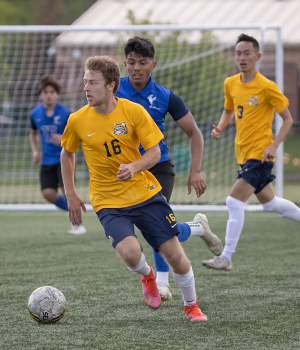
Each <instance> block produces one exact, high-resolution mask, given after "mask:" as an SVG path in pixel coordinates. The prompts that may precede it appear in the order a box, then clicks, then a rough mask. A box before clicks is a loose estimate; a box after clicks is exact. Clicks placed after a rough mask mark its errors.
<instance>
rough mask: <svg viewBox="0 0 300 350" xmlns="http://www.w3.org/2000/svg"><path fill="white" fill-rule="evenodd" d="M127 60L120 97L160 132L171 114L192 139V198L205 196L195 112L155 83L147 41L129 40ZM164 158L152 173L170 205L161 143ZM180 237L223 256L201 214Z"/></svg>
mask: <svg viewBox="0 0 300 350" xmlns="http://www.w3.org/2000/svg"><path fill="white" fill-rule="evenodd" d="M124 53H125V57H126V60H125V61H124V64H125V68H126V70H127V72H128V76H127V77H125V78H123V79H121V80H120V86H119V88H118V91H117V93H116V96H117V97H121V98H126V99H128V100H130V101H133V102H136V103H139V104H140V105H142V106H143V107H144V108H145V109H146V110H147V111H148V113H149V114H150V116H151V117H152V119H153V120H154V121H155V123H156V124H157V126H158V127H159V129H160V131H161V132H162V133H164V131H165V117H166V114H167V113H168V112H169V113H170V115H171V116H172V118H173V119H174V120H175V121H176V123H177V124H178V125H179V126H180V127H181V129H182V130H183V131H184V132H185V133H186V134H187V135H188V137H189V139H190V147H191V154H192V161H191V167H190V171H189V176H188V181H187V186H188V194H190V193H191V190H192V187H194V189H195V192H196V195H197V197H199V196H201V195H202V194H203V193H204V191H205V189H206V183H205V182H204V180H203V179H202V177H201V175H200V168H201V162H202V154H203V147H204V143H203V136H202V133H201V131H200V130H199V128H198V126H197V124H196V122H195V120H194V118H193V116H192V114H191V112H190V111H189V110H188V108H187V107H186V106H185V104H184V102H183V101H182V99H181V98H180V97H179V96H178V95H176V94H175V93H174V92H172V91H171V90H169V89H167V88H165V87H164V86H162V85H160V84H158V83H156V82H154V81H153V79H152V77H151V73H152V72H153V71H154V69H155V67H156V64H157V62H156V61H155V60H154V54H155V48H154V45H153V43H152V42H151V41H150V40H149V39H147V38H141V37H137V36H136V37H134V38H132V39H129V40H128V42H127V44H126V45H125V48H124ZM159 147H160V150H161V158H160V160H159V162H158V163H157V164H156V165H155V166H154V167H152V168H151V169H149V171H150V172H151V173H152V174H153V175H154V176H155V177H156V178H157V180H158V181H159V183H160V185H161V186H162V194H163V196H164V198H165V199H166V200H167V201H168V202H169V200H170V197H171V194H172V190H173V187H174V180H175V173H174V170H173V168H174V166H173V164H172V162H171V159H170V155H169V153H168V147H167V145H166V143H165V141H164V140H162V141H161V142H160V143H159ZM139 150H140V153H141V155H143V154H144V153H145V151H144V149H143V148H142V146H140V148H139ZM178 228H179V230H180V233H179V235H178V239H179V241H180V242H183V241H185V240H187V239H188V237H189V236H190V235H191V236H200V237H201V238H202V239H203V240H204V242H205V243H206V245H207V246H208V248H209V250H210V251H211V252H214V254H215V255H220V254H221V252H222V244H221V241H220V240H219V238H218V237H217V236H216V235H214V234H213V233H212V232H211V230H210V228H209V226H208V221H207V218H206V216H205V215H203V214H197V215H196V216H195V218H194V220H193V221H191V222H188V223H178ZM153 256H154V261H155V266H156V273H157V286H158V289H159V293H160V296H161V299H162V300H163V301H167V300H172V295H171V293H170V290H169V266H168V264H167V263H166V262H165V260H164V259H163V257H162V256H161V255H160V254H159V253H156V252H155V251H154V250H153Z"/></svg>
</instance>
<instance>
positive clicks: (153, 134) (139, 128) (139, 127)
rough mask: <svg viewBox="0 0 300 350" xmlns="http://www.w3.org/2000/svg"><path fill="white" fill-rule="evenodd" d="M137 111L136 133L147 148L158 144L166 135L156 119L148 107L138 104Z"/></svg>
mask: <svg viewBox="0 0 300 350" xmlns="http://www.w3.org/2000/svg"><path fill="white" fill-rule="evenodd" d="M136 107H138V108H136V113H135V131H136V135H137V137H138V139H139V141H140V143H141V145H142V146H143V148H144V149H145V150H147V149H149V148H151V147H153V146H155V145H157V144H158V143H159V142H160V141H161V140H162V139H163V138H164V135H163V134H162V133H161V131H160V130H159V128H158V126H157V125H156V124H155V122H154V120H153V119H152V118H151V117H150V114H149V113H148V112H147V111H146V109H145V108H144V107H142V106H140V105H137V106H136Z"/></svg>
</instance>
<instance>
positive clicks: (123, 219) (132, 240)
mask: <svg viewBox="0 0 300 350" xmlns="http://www.w3.org/2000/svg"><path fill="white" fill-rule="evenodd" d="M97 216H98V218H99V220H100V222H101V224H102V226H103V228H104V230H105V235H106V238H107V239H108V240H109V242H110V243H111V245H112V246H113V247H114V248H115V250H116V253H117V255H118V256H119V258H120V259H121V261H122V262H123V263H124V264H125V265H126V266H127V268H128V269H129V270H130V271H132V272H136V273H138V274H140V275H141V282H142V284H143V292H144V301H145V303H146V304H147V305H148V306H149V307H150V308H152V309H158V308H159V307H160V305H161V298H160V295H159V292H158V288H157V284H156V277H155V274H154V271H153V269H152V267H151V266H150V265H149V264H148V263H147V262H146V258H145V255H144V253H143V250H142V246H141V244H140V243H139V241H138V240H137V238H136V236H135V234H134V228H133V223H132V221H131V219H130V215H129V216H125V215H124V211H120V210H118V209H102V210H100V211H99V212H97Z"/></svg>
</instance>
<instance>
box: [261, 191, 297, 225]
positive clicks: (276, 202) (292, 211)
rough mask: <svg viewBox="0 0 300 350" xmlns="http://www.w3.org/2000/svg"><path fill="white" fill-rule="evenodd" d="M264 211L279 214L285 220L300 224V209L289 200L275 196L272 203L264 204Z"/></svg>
mask: <svg viewBox="0 0 300 350" xmlns="http://www.w3.org/2000/svg"><path fill="white" fill-rule="evenodd" d="M263 209H264V210H265V211H271V212H274V213H278V214H279V215H280V216H282V217H284V218H287V219H291V220H294V221H298V222H300V208H298V207H297V205H296V204H294V203H293V202H290V201H288V200H287V199H284V198H280V197H276V196H275V197H274V198H273V199H272V200H271V201H270V202H268V203H266V204H263Z"/></svg>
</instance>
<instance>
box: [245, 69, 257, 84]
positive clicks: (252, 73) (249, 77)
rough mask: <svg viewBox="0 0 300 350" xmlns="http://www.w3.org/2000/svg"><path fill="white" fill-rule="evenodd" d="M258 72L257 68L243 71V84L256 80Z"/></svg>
mask: <svg viewBox="0 0 300 350" xmlns="http://www.w3.org/2000/svg"><path fill="white" fill-rule="evenodd" d="M256 73H257V70H256V68H254V69H252V70H251V71H249V72H242V73H241V83H242V84H247V83H251V81H253V80H254V78H255V76H256Z"/></svg>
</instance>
